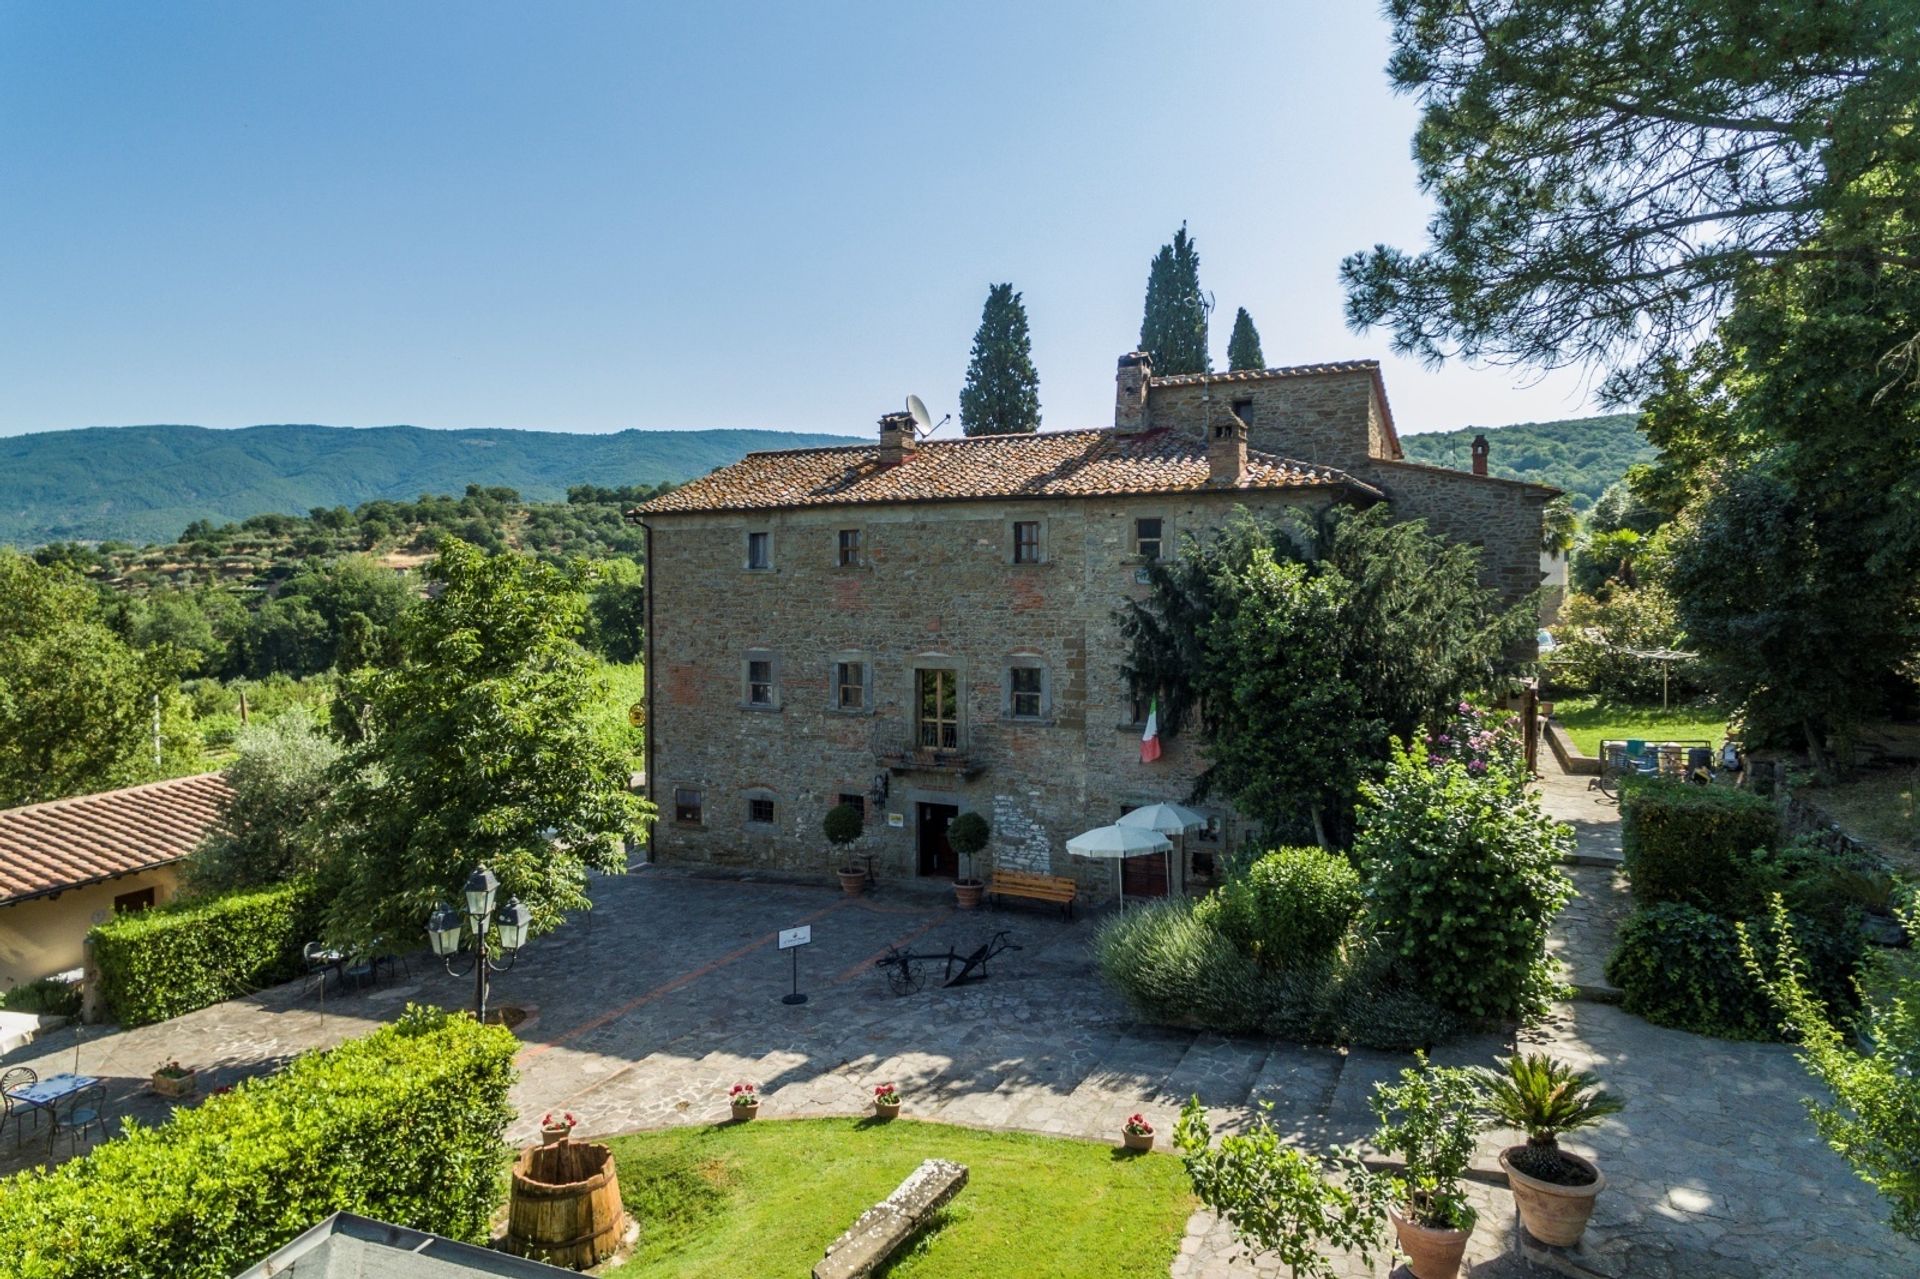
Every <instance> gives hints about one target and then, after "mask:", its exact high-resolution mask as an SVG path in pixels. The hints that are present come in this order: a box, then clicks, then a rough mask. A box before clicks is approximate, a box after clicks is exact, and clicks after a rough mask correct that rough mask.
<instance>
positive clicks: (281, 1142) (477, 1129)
mask: <svg viewBox="0 0 1920 1279" xmlns="http://www.w3.org/2000/svg"><path fill="white" fill-rule="evenodd" d="M517 1047H518V1044H517V1041H516V1040H515V1039H514V1037H513V1035H512V1034H511V1033H510V1032H509V1031H507V1030H504V1029H502V1028H500V1027H498V1026H480V1025H477V1024H476V1023H474V1022H473V1021H472V1020H471V1019H469V1018H466V1017H462V1016H449V1015H447V1014H444V1013H438V1012H435V1011H433V1010H431V1009H415V1008H409V1009H408V1010H407V1014H406V1015H405V1016H404V1017H403V1018H402V1019H401V1021H400V1022H399V1023H398V1024H397V1025H393V1026H387V1027H384V1028H382V1029H380V1030H377V1031H375V1032H374V1033H373V1034H371V1035H368V1036H366V1037H365V1038H362V1039H357V1040H351V1041H349V1042H348V1043H345V1044H343V1045H341V1046H340V1047H338V1048H335V1049H333V1050H331V1051H328V1052H317V1053H309V1054H307V1055H305V1056H302V1057H299V1058H296V1059H295V1060H294V1062H293V1063H292V1064H291V1065H289V1066H288V1067H287V1068H286V1069H285V1070H282V1071H280V1072H279V1073H278V1074H274V1075H270V1076H266V1077H263V1078H260V1079H255V1080H251V1081H248V1082H246V1083H243V1084H241V1085H240V1086H239V1087H238V1088H236V1089H235V1090H234V1091H233V1092H232V1093H229V1094H225V1095H220V1096H212V1097H208V1098H207V1099H206V1100H205V1101H204V1102H202V1103H201V1104H200V1105H198V1106H195V1107H192V1108H188V1109H182V1110H178V1111H176V1112H174V1117H173V1119H172V1120H171V1121H169V1122H168V1123H165V1124H163V1125H161V1126H160V1127H157V1128H140V1127H137V1126H135V1125H132V1124H129V1125H128V1129H127V1132H126V1134H125V1135H124V1136H122V1137H121V1138H119V1139H118V1140H115V1141H109V1142H104V1143H102V1144H101V1145H99V1146H97V1147H95V1148H94V1150H93V1151H92V1152H91V1153H89V1154H87V1155H86V1156H85V1157H84V1158H80V1159H76V1160H73V1161H71V1162H69V1163H66V1164H63V1165H61V1166H60V1167H59V1168H57V1169H55V1170H54V1171H52V1172H45V1173H43V1172H25V1173H20V1174H18V1175H16V1176H14V1177H10V1178H8V1179H6V1180H4V1181H0V1271H3V1272H4V1273H5V1274H6V1275H8V1276H9V1277H10V1279H137V1277H140V1276H160V1275H164V1276H167V1279H226V1277H227V1276H229V1275H232V1274H234V1273H235V1272H237V1271H239V1270H241V1269H243V1268H244V1267H246V1266H249V1265H252V1264H253V1263H254V1262H256V1261H258V1260H260V1259H261V1258H262V1257H264V1256H266V1255H267V1254H268V1253H270V1252H272V1251H273V1250H274V1249H275V1248H278V1247H280V1246H281V1245H282V1244H284V1243H286V1242H287V1241H288V1240H290V1239H292V1238H293V1237H294V1236H295V1235H298V1234H299V1233H300V1232H301V1231H303V1230H305V1229H307V1228H308V1227H309V1226H311V1225H313V1224H314V1223H315V1222H317V1221H320V1220H321V1219H322V1218H324V1217H326V1216H327V1215H328V1214H330V1213H333V1212H339V1211H347V1212H356V1213H362V1214H364V1215H366V1216H369V1217H376V1218H379V1219H380V1220H382V1221H391V1222H394V1223H396V1224H399V1225H404V1226H411V1227H413V1228H414V1229H417V1230H429V1231H433V1232H435V1233H437V1234H442V1235H448V1236H451V1237H453V1238H455V1239H463V1240H467V1241H469V1242H474V1243H483V1242H485V1240H486V1236H487V1225H488V1219H489V1218H490V1216H491V1215H492V1213H493V1211H494V1209H495V1208H496V1207H497V1206H498V1204H499V1202H500V1196H501V1188H502V1180H501V1173H502V1170H503V1168H504V1166H505V1162H506V1157H507V1154H508V1152H507V1148H506V1146H505V1145H504V1143H503V1142H502V1135H503V1134H504V1133H505V1131H506V1126H507V1123H508V1121H509V1119H510V1118H511V1117H512V1111H511V1109H510V1108H509V1106H508V1104H507V1090H508V1089H509V1088H510V1087H512V1085H513V1079H514V1069H513V1056H514V1052H515V1051H516V1049H517Z"/></svg>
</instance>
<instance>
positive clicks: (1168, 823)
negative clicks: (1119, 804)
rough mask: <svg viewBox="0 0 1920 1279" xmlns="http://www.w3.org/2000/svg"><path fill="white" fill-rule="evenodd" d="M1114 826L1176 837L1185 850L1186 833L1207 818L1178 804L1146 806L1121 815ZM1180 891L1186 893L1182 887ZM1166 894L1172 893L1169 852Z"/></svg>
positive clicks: (1170, 856)
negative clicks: (1152, 831) (1157, 832)
mask: <svg viewBox="0 0 1920 1279" xmlns="http://www.w3.org/2000/svg"><path fill="white" fill-rule="evenodd" d="M1115 824H1116V825H1120V826H1131V827H1133V828H1134V829H1136V830H1154V831H1159V832H1160V833H1161V834H1162V835H1175V836H1178V837H1179V839H1180V846H1181V847H1182V848H1185V847H1186V843H1187V839H1186V836H1187V832H1188V831H1190V830H1199V829H1200V828H1201V827H1202V826H1205V825H1206V824H1207V818H1206V814H1204V813H1196V812H1194V811H1193V810H1192V809H1191V808H1187V807H1185V806H1184V805H1180V804H1148V805H1146V806H1144V807H1142V808H1136V809H1134V810H1133V811H1132V812H1130V813H1124V814H1122V815H1121V817H1120V820H1119V821H1118V822H1117V823H1115ZM1181 891H1182V892H1185V891H1186V889H1185V888H1184V886H1183V887H1182V888H1181ZM1167 892H1168V893H1172V892H1173V853H1172V852H1171V851H1169V852H1168V853H1167Z"/></svg>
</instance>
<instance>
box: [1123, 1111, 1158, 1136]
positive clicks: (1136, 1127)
mask: <svg viewBox="0 0 1920 1279" xmlns="http://www.w3.org/2000/svg"><path fill="white" fill-rule="evenodd" d="M1127 1131H1128V1132H1130V1133H1132V1134H1133V1135H1134V1136H1136V1137H1151V1136H1153V1125H1152V1124H1150V1123H1148V1122H1147V1117H1146V1116H1145V1115H1138V1114H1135V1115H1128V1116H1127Z"/></svg>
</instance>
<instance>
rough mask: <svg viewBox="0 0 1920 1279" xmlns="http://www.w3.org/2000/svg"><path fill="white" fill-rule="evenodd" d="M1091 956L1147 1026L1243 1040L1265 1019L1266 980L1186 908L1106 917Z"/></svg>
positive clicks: (1160, 905) (1204, 918)
mask: <svg viewBox="0 0 1920 1279" xmlns="http://www.w3.org/2000/svg"><path fill="white" fill-rule="evenodd" d="M1093 948H1094V957H1095V959H1096V961H1097V962H1098V963H1099V965H1100V971H1101V972H1102V973H1103V974H1104V975H1105V976H1106V979H1107V980H1108V981H1109V982H1111V983H1112V984H1113V986H1114V988H1115V989H1117V990H1118V991H1119V992H1120V993H1121V995H1122V996H1124V997H1125V999H1126V1001H1127V1003H1128V1004H1129V1005H1131V1006H1132V1008H1133V1010H1134V1011H1135V1012H1136V1013H1138V1014H1139V1015H1140V1016H1141V1017H1143V1018H1145V1019H1146V1020H1148V1021H1155V1022H1163V1023H1167V1024H1170V1025H1178V1026H1199V1027H1205V1028H1206V1029H1208V1030H1217V1031H1220V1032H1221V1033H1223V1034H1248V1033H1251V1032H1254V1031H1257V1030H1259V1029H1260V1028H1261V1026H1262V1023H1263V1022H1264V1021H1265V1019H1266V1016H1267V1009H1268V1005H1269V1002H1270V991H1269V990H1268V981H1267V979H1266V977H1265V976H1264V975H1263V974H1262V973H1261V972H1260V970H1259V968H1258V967H1256V966H1255V964H1254V962H1253V960H1252V958H1251V957H1250V956H1248V955H1247V954H1246V953H1244V952H1243V951H1242V950H1241V949H1240V948H1239V947H1238V946H1236V945H1234V943H1233V941H1232V940H1231V939H1230V938H1228V937H1227V936H1226V935H1225V934H1224V933H1222V932H1221V931H1220V930H1219V929H1217V928H1215V927H1213V926H1212V923H1211V921H1210V919H1209V918H1208V912H1205V911H1199V910H1196V909H1195V903H1193V902H1190V901H1178V900H1176V901H1167V902H1155V903H1154V904H1152V905H1150V906H1145V907H1142V908H1140V909H1138V910H1129V911H1123V912H1121V913H1120V914H1117V915H1111V916H1109V917H1108V918H1107V919H1105V920H1103V921H1102V922H1101V925H1100V930H1099V932H1097V933H1096V934H1094V940H1093Z"/></svg>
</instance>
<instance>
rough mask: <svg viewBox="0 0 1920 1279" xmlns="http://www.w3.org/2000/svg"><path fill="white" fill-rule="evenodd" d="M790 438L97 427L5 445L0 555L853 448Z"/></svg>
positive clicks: (621, 480) (675, 475)
mask: <svg viewBox="0 0 1920 1279" xmlns="http://www.w3.org/2000/svg"><path fill="white" fill-rule="evenodd" d="M853 442H854V441H852V440H849V439H845V438H842V437H838V436H831V435H802V434H795V433H792V432H787V431H621V432H619V433H617V434H612V435H569V434H564V433H561V432H557V431H510V430H471V431H437V430H426V429H423V428H420V427H414V426H380V427H364V428H349V427H338V426H249V427H243V428H240V429H238V430H209V429H207V428H206V427H199V426H103V427H90V428H88V429H86V430H79V431H47V432H43V433H40V434H35V435H16V436H5V437H0V543H12V544H14V545H17V546H34V545H38V544H40V543H42V542H50V541H62V540H96V539H105V538H117V539H123V540H126V541H132V542H168V541H171V540H173V539H174V538H176V537H178V536H179V535H180V530H181V529H183V528H185V527H186V526H187V525H188V524H190V523H192V522H193V521H195V520H207V521H209V522H211V523H214V524H223V523H227V522H230V521H238V520H243V519H245V518H246V517H248V516H250V515H258V514H261V513H263V512H284V513H287V514H302V515H304V514H305V513H306V512H308V511H309V510H311V509H313V508H314V507H317V506H321V507H334V506H349V507H351V506H358V505H359V504H361V503H362V502H369V501H374V500H376V499H382V498H385V499H391V500H396V501H399V500H405V501H411V500H412V499H414V498H416V497H418V496H420V494H422V493H459V492H462V491H464V490H465V489H466V487H467V486H468V485H469V484H479V485H486V486H493V485H499V486H505V487H508V488H513V489H517V490H519V492H520V493H521V494H522V495H523V496H525V497H527V498H529V499H534V500H540V499H549V498H559V497H561V496H563V495H564V494H565V492H566V490H567V488H568V486H569V485H574V484H582V483H591V484H601V485H614V486H623V485H625V486H643V485H652V484H658V483H660V482H661V481H662V480H687V479H692V478H693V477H694V476H697V475H705V474H706V473H707V472H708V471H710V470H712V469H713V468H714V467H716V466H722V465H725V464H726V463H729V462H734V461H738V460H739V459H740V458H741V457H743V456H744V455H746V454H747V453H750V452H753V451H754V450H756V449H786V448H807V447H811V446H815V445H830V444H850V443H853Z"/></svg>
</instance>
